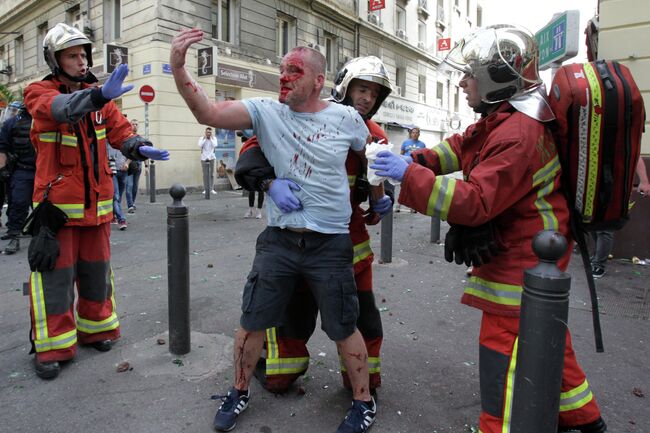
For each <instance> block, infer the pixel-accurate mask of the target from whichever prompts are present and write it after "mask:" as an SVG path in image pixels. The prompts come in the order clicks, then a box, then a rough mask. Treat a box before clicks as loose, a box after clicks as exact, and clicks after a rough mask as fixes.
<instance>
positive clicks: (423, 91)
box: [418, 75, 427, 104]
mask: <svg viewBox="0 0 650 433" xmlns="http://www.w3.org/2000/svg"><path fill="white" fill-rule="evenodd" d="M418 102H422V103H423V104H425V103H426V102H427V76H426V75H418Z"/></svg>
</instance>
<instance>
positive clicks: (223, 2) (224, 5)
mask: <svg viewBox="0 0 650 433" xmlns="http://www.w3.org/2000/svg"><path fill="white" fill-rule="evenodd" d="M232 29H233V5H232V2H231V0H212V37H213V38H215V39H219V40H220V41H224V42H232Z"/></svg>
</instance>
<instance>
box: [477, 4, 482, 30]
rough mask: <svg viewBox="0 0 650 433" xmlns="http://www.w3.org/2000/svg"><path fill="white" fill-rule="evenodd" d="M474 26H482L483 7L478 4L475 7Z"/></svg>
mask: <svg viewBox="0 0 650 433" xmlns="http://www.w3.org/2000/svg"><path fill="white" fill-rule="evenodd" d="M476 26H477V27H482V26H483V8H481V7H480V6H477V7H476Z"/></svg>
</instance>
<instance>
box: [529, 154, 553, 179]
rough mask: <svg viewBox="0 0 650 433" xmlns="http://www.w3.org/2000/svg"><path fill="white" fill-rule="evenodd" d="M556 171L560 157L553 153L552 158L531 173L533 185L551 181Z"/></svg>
mask: <svg viewBox="0 0 650 433" xmlns="http://www.w3.org/2000/svg"><path fill="white" fill-rule="evenodd" d="M558 171H560V158H559V157H558V156H557V155H555V157H554V158H553V159H552V160H550V161H549V162H548V163H547V164H546V165H545V166H544V167H542V168H540V169H539V170H538V171H537V173H535V174H534V175H533V186H537V185H539V184H542V183H547V182H551V181H553V180H554V179H555V176H556V175H557V173H558Z"/></svg>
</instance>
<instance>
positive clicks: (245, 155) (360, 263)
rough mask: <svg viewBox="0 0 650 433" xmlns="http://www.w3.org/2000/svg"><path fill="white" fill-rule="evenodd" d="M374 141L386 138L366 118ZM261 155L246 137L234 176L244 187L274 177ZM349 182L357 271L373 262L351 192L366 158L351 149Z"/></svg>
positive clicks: (255, 186) (253, 140) (363, 221)
mask: <svg viewBox="0 0 650 433" xmlns="http://www.w3.org/2000/svg"><path fill="white" fill-rule="evenodd" d="M366 126H367V127H368V130H369V131H370V135H371V136H372V139H373V141H375V142H378V143H386V144H388V137H387V136H386V133H385V132H384V131H383V129H381V127H380V126H379V125H378V124H377V123H375V122H373V121H372V120H366ZM269 168H270V166H269V163H268V161H267V160H266V158H265V157H264V154H263V153H262V152H261V150H259V144H258V143H257V138H256V137H252V138H251V139H249V140H247V141H246V142H245V143H244V145H243V146H242V149H241V151H240V154H239V160H238V161H237V169H236V171H235V178H236V179H237V181H238V182H239V183H240V184H241V185H242V186H243V187H244V188H246V189H249V190H257V189H258V185H259V181H260V180H262V179H263V178H269V177H271V178H272V177H274V176H273V174H272V170H269ZM345 168H346V170H347V173H348V182H349V185H350V189H351V191H350V202H351V205H352V216H351V217H350V239H351V240H352V244H353V245H354V258H353V264H354V272H355V273H359V272H361V271H363V270H364V269H366V268H367V267H368V266H370V265H371V264H372V260H373V253H372V250H371V249H370V236H369V235H368V231H367V230H366V218H365V216H364V210H363V209H362V208H361V206H360V205H361V203H360V202H358V201H356V200H355V195H354V191H352V189H353V187H354V185H355V182H356V180H357V177H358V176H359V175H362V174H364V173H365V161H362V160H361V158H359V156H358V155H357V154H356V153H354V152H348V157H347V159H346V161H345Z"/></svg>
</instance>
